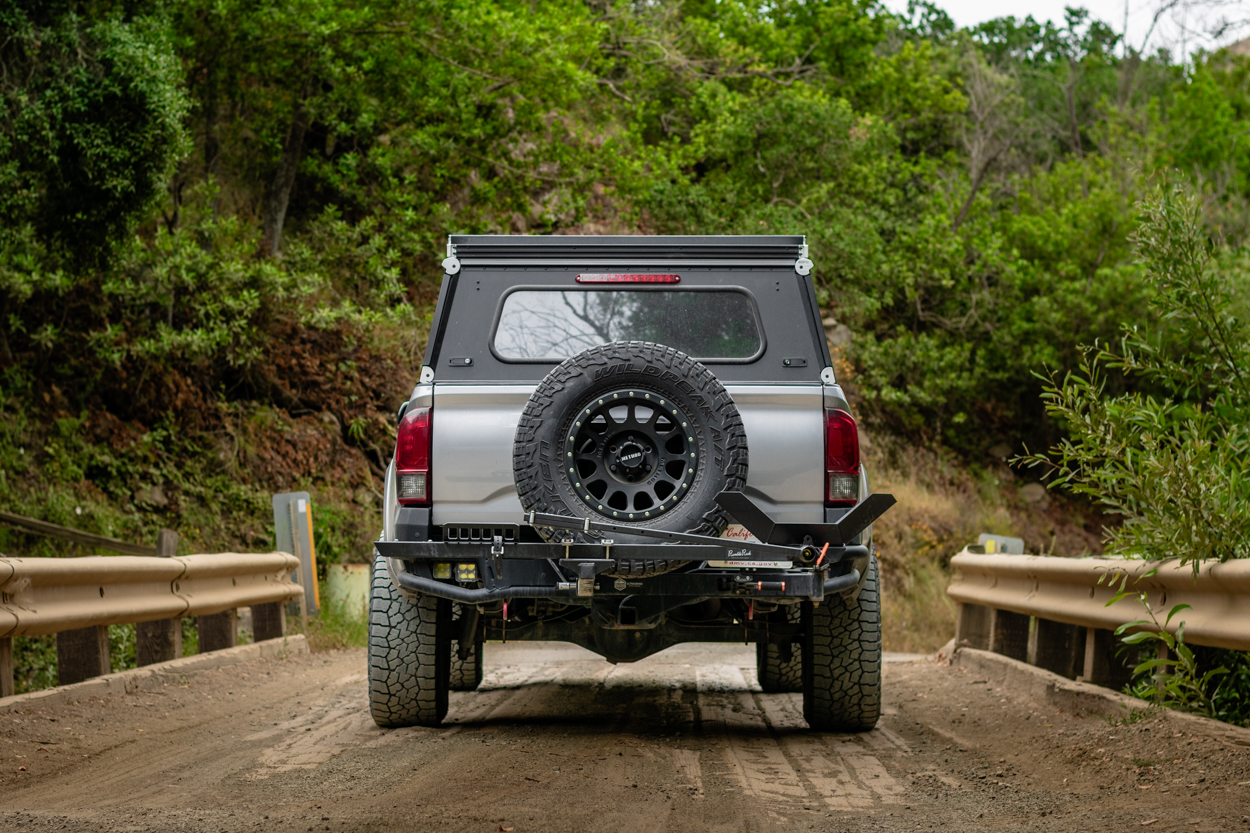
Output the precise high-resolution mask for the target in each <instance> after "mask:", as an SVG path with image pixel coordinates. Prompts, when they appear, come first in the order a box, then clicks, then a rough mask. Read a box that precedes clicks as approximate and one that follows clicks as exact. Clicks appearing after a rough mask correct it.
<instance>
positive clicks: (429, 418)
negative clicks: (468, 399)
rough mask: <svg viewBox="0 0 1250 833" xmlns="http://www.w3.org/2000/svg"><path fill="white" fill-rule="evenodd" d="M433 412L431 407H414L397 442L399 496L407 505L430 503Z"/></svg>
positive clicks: (401, 425) (400, 422)
mask: <svg viewBox="0 0 1250 833" xmlns="http://www.w3.org/2000/svg"><path fill="white" fill-rule="evenodd" d="M432 427H433V414H432V413H431V411H430V409H429V408H410V409H409V410H408V412H407V413H406V414H404V418H403V419H401V420H400V421H399V439H398V440H397V441H396V443H395V476H396V480H397V483H398V486H399V494H398V496H397V497H398V499H399V502H400V504H402V505H404V506H428V505H429V503H430V436H431V429H432Z"/></svg>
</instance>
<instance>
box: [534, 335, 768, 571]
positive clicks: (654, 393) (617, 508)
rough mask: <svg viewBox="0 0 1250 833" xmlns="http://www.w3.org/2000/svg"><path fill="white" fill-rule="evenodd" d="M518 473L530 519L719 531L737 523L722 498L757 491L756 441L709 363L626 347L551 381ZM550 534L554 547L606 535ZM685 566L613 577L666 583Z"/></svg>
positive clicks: (610, 347) (584, 358)
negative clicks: (753, 481) (751, 444)
mask: <svg viewBox="0 0 1250 833" xmlns="http://www.w3.org/2000/svg"><path fill="white" fill-rule="evenodd" d="M512 467H513V473H514V475H515V478H516V484H517V492H518V494H519V495H520V498H521V505H522V507H524V509H525V511H527V512H529V511H531V510H533V511H537V512H545V513H552V514H559V515H568V516H571V517H579V518H584V517H587V516H590V517H596V516H598V517H602V518H607V519H609V520H611V521H613V522H614V523H618V524H625V525H627V526H638V527H651V528H662V529H668V530H672V531H677V532H693V533H696V534H702V535H719V534H720V533H721V532H722V531H723V530H724V528H725V524H726V523H727V522H728V516H727V515H726V513H725V512H724V510H722V509H721V508H720V507H719V506H718V505H717V504H716V501H715V498H716V495H717V494H718V493H719V492H721V491H723V490H725V489H741V488H742V486H743V484H745V483H746V476H747V443H746V433H745V432H744V431H743V428H742V418H741V417H740V416H739V415H738V410H737V408H735V407H734V404H733V400H732V399H730V397H729V394H728V393H727V392H726V391H725V388H724V387H723V386H722V385H721V383H720V382H718V381H717V380H716V377H715V376H714V375H712V372H711V371H709V370H708V369H707V368H706V367H704V366H703V365H702V364H700V363H699V362H697V361H695V360H694V359H692V358H690V357H689V356H687V355H686V354H685V353H682V352H680V351H678V350H674V349H673V348H671V347H664V346H663V345H659V344H651V343H649V342H637V341H630V342H623V341H622V342H614V343H612V344H605V345H603V346H602V347H594V348H591V349H590V350H586V351H585V352H582V353H579V354H577V355H576V356H573V357H572V358H570V359H567V360H566V361H564V362H562V363H561V364H560V365H559V366H558V367H556V368H555V369H554V370H552V371H551V372H550V373H549V374H547V377H546V378H545V379H543V381H542V382H541V383H540V384H539V386H538V388H537V390H535V391H534V395H533V396H531V397H530V400H529V403H528V404H527V405H526V406H525V412H524V413H523V414H522V415H521V420H520V423H519V424H518V425H517V433H516V444H515V446H514V448H513V455H512ZM539 533H540V534H542V535H543V536H544V537H545V538H546V539H547V540H562V539H564V538H565V537H572V538H573V539H574V540H575V541H581V542H589V541H594V540H596V539H597V538H598V537H599V536H597V535H595V534H594V533H569V532H566V531H564V530H546V529H540V530H539ZM613 538H614V539H615V540H616V541H617V542H618V543H630V542H646V541H647V539H644V538H641V537H637V538H631V536H628V535H625V536H621V535H614V536H613ZM681 564H682V562H669V561H661V560H647V561H619V562H618V565H619V566H618V569H617V571H616V572H615V573H613V575H621V576H645V575H654V574H656V573H663V572H666V571H668V570H671V569H674V568H676V567H678V566H680V565H681Z"/></svg>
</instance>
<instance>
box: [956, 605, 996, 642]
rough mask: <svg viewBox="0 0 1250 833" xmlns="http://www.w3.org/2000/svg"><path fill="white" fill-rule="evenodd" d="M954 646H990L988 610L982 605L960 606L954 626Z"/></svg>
mask: <svg viewBox="0 0 1250 833" xmlns="http://www.w3.org/2000/svg"><path fill="white" fill-rule="evenodd" d="M955 645H956V646H959V647H967V648H978V649H980V650H982V651H984V650H985V649H987V648H989V646H990V609H989V608H988V607H985V606H984V605H970V604H961V605H960V606H959V620H958V621H957V623H956V625H955Z"/></svg>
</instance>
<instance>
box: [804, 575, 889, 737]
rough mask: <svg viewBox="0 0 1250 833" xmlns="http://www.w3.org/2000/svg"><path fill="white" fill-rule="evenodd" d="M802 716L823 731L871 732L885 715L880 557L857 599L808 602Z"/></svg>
mask: <svg viewBox="0 0 1250 833" xmlns="http://www.w3.org/2000/svg"><path fill="white" fill-rule="evenodd" d="M803 626H804V627H803V637H804V641H803V717H805V718H806V719H807V724H808V725H809V726H811V727H812V728H813V729H816V730H818V731H823V732H867V731H869V730H870V729H872V728H873V727H874V726H876V725H877V720H878V719H880V717H881V595H880V590H879V588H878V585H877V558H876V556H875V555H873V556H872V557H871V558H870V560H869V562H868V575H867V577H866V578H865V579H864V586H863V588H862V589H861V590H860V591H859V596H858V598H856V599H855V600H854V601H851V600H848V599H844V598H842V597H841V596H829V597H826V599H825V600H824V602H823V603H821V604H820V605H819V606H816V605H813V604H811V603H810V602H807V603H804V604H803Z"/></svg>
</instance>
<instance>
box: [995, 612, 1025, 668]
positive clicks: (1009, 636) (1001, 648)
mask: <svg viewBox="0 0 1250 833" xmlns="http://www.w3.org/2000/svg"><path fill="white" fill-rule="evenodd" d="M1030 621H1031V617H1029V616H1026V615H1024V614H1023V613H1013V612H1012V611H1010V610H998V609H997V608H991V609H990V648H989V649H990V650H991V651H993V652H994V653H996V654H1002V655H1003V656H1005V657H1011V658H1012V659H1018V660H1020V661H1021V662H1024V661H1026V660H1027V659H1028V655H1029V622H1030Z"/></svg>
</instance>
